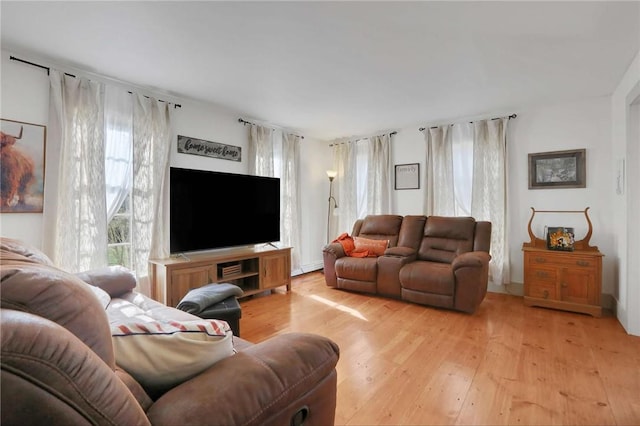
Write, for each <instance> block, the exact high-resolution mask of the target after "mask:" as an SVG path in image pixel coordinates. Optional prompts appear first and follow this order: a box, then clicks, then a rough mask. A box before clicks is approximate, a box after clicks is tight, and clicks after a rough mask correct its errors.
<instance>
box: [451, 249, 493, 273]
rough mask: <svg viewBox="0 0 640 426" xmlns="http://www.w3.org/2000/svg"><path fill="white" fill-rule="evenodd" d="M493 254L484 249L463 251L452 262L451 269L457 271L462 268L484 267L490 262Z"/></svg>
mask: <svg viewBox="0 0 640 426" xmlns="http://www.w3.org/2000/svg"><path fill="white" fill-rule="evenodd" d="M490 260H491V256H490V255H489V253H487V252H484V251H470V252H467V253H462V254H461V255H459V256H457V257H456V258H455V259H453V262H451V269H453V271H454V272H456V271H457V270H458V269H460V268H482V267H483V265H485V264H487V265H488V264H489V261H490Z"/></svg>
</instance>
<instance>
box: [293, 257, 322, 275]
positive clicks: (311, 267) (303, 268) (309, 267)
mask: <svg viewBox="0 0 640 426" xmlns="http://www.w3.org/2000/svg"><path fill="white" fill-rule="evenodd" d="M323 267H324V264H323V263H322V261H319V262H315V263H307V264H306V265H300V267H299V268H298V269H294V270H292V271H291V276H294V277H295V276H296V275H302V274H306V273H307V272H313V271H318V270H320V269H322V268H323Z"/></svg>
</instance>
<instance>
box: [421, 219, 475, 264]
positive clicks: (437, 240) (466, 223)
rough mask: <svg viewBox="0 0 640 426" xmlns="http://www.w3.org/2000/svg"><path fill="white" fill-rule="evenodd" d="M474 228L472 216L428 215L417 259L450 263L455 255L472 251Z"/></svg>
mask: <svg viewBox="0 0 640 426" xmlns="http://www.w3.org/2000/svg"><path fill="white" fill-rule="evenodd" d="M475 229H476V220H475V219H474V218H472V217H443V216H429V217H428V218H427V221H426V224H425V226H424V233H423V237H422V242H421V243H420V248H419V250H418V259H420V260H429V261H433V262H443V263H451V262H452V261H453V259H454V258H455V257H456V256H458V255H460V254H462V253H466V252H470V251H473V249H474V240H475V238H474V236H475Z"/></svg>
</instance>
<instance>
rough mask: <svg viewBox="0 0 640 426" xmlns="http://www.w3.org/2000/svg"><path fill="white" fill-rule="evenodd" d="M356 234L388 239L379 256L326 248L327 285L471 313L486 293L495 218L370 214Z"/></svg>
mask: <svg viewBox="0 0 640 426" xmlns="http://www.w3.org/2000/svg"><path fill="white" fill-rule="evenodd" d="M351 236H352V237H362V238H367V239H373V240H388V241H389V244H388V248H387V249H386V250H385V251H384V254H383V255H382V256H378V257H365V258H359V257H350V256H347V255H346V253H345V250H344V247H343V245H342V244H341V243H340V242H333V243H331V244H328V245H326V246H325V247H324V249H323V261H324V276H325V280H326V283H327V285H328V286H330V287H336V288H341V289H345V290H351V291H358V292H365V293H373V294H379V295H382V296H386V297H391V298H397V299H402V300H406V301H410V302H414V303H419V304H423V305H429V306H434V307H440V308H448V309H454V310H458V311H462V312H468V313H473V312H475V310H476V309H477V308H478V306H479V305H480V303H481V302H482V300H483V299H484V297H485V295H486V293H487V285H488V280H489V261H490V260H491V256H490V255H489V247H490V243H491V223H490V222H486V221H476V220H475V219H474V218H472V217H443V216H429V217H427V216H404V217H403V216H398V215H369V216H367V217H365V218H364V219H359V220H357V221H356V222H355V224H354V226H353V231H352V233H351Z"/></svg>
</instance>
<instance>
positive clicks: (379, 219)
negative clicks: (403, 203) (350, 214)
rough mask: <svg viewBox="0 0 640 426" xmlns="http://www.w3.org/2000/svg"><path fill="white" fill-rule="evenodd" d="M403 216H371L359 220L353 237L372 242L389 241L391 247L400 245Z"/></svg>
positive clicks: (354, 227) (354, 228)
mask: <svg viewBox="0 0 640 426" xmlns="http://www.w3.org/2000/svg"><path fill="white" fill-rule="evenodd" d="M401 225H402V216H398V215H390V214H378V215H369V216H366V217H365V218H364V219H362V220H357V221H356V223H355V224H354V225H353V231H352V232H351V235H352V236H354V237H362V238H370V239H372V240H389V247H395V246H396V245H398V234H399V233H400V226H401Z"/></svg>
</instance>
